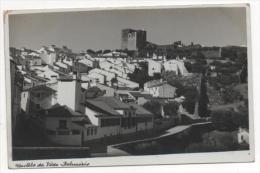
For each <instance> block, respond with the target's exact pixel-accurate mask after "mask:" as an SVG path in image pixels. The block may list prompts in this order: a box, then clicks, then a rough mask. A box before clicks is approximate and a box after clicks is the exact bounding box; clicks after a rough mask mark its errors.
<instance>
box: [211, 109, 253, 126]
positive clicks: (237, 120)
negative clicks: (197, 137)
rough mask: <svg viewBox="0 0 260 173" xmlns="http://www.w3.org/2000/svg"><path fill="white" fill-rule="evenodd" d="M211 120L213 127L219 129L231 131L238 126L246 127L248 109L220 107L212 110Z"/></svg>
mask: <svg viewBox="0 0 260 173" xmlns="http://www.w3.org/2000/svg"><path fill="white" fill-rule="evenodd" d="M211 120H212V123H213V125H214V127H215V128H216V129H217V130H220V131H233V130H237V129H238V127H245V128H248V111H247V108H246V107H244V108H243V109H241V108H240V110H239V111H234V109H232V108H226V109H223V108H222V109H219V110H214V111H212V114H211Z"/></svg>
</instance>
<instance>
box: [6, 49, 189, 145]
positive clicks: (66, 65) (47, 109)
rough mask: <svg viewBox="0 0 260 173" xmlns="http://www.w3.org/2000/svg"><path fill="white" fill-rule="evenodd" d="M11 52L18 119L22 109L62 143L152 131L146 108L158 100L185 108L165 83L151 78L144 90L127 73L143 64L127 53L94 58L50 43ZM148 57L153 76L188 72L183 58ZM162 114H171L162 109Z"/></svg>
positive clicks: (47, 133)
mask: <svg viewBox="0 0 260 173" xmlns="http://www.w3.org/2000/svg"><path fill="white" fill-rule="evenodd" d="M10 56H11V79H12V82H11V84H12V86H13V88H14V89H12V97H13V99H12V100H14V101H15V102H17V104H12V105H14V107H12V110H14V111H13V113H12V115H13V118H12V119H13V121H16V119H17V117H19V114H20V112H21V111H22V112H23V113H24V114H25V115H26V117H27V118H33V119H34V120H37V121H36V122H37V124H38V126H39V128H41V129H43V131H44V133H45V134H46V135H47V137H48V139H49V140H50V141H52V142H54V143H57V144H62V145H82V144H83V143H85V142H88V141H91V140H98V139H102V138H107V137H114V136H121V135H127V134H133V133H138V132H145V131H149V130H153V129H154V115H153V114H152V113H151V112H149V111H148V110H146V109H145V108H144V107H143V105H144V104H145V103H146V102H148V101H151V100H153V99H159V100H163V101H165V102H168V101H170V100H172V101H177V102H178V103H180V111H184V110H183V107H182V106H181V103H182V101H183V98H181V99H180V98H176V93H175V92H176V88H175V87H173V86H171V85H170V84H168V83H167V82H166V81H163V80H162V79H160V80H153V81H149V82H147V83H145V85H144V88H140V87H139V84H138V83H136V82H134V81H131V80H130V79H129V77H128V74H131V73H133V72H134V71H135V69H136V68H140V67H139V64H138V62H136V61H134V60H132V59H131V57H128V56H127V54H125V53H122V52H116V51H112V52H110V53H106V54H100V55H98V56H93V55H90V54H88V53H86V52H81V53H73V52H72V51H71V50H70V49H68V48H67V47H65V46H64V47H62V48H58V47H56V46H54V45H51V46H43V47H42V48H40V49H39V50H30V49H26V48H22V49H16V48H11V49H10ZM144 61H147V63H148V66H149V72H148V73H149V74H151V75H153V74H154V73H155V72H156V73H157V72H159V73H160V72H161V71H160V70H158V69H162V67H164V69H166V70H167V71H174V72H175V73H176V74H179V75H184V76H185V75H188V72H187V70H186V69H185V67H184V64H183V61H182V60H169V61H167V60H165V59H160V60H159V59H149V58H147V59H144ZM18 74H19V75H18ZM19 76H20V77H19ZM97 92H99V94H97ZM15 110H16V111H15ZM162 116H163V117H166V115H164V114H163V108H162ZM14 126H15V122H14V123H13V127H14Z"/></svg>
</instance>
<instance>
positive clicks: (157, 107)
mask: <svg viewBox="0 0 260 173" xmlns="http://www.w3.org/2000/svg"><path fill="white" fill-rule="evenodd" d="M143 107H144V108H145V109H147V110H148V111H150V112H151V113H153V114H154V117H155V118H161V104H160V103H159V102H158V101H153V100H151V101H148V102H146V103H145V104H144V105H143Z"/></svg>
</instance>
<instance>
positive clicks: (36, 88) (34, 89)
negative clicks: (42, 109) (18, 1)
mask: <svg viewBox="0 0 260 173" xmlns="http://www.w3.org/2000/svg"><path fill="white" fill-rule="evenodd" d="M36 90H45V91H50V92H56V91H55V90H54V89H52V88H50V87H48V86H46V85H36V86H34V87H31V88H28V89H25V90H24V91H36Z"/></svg>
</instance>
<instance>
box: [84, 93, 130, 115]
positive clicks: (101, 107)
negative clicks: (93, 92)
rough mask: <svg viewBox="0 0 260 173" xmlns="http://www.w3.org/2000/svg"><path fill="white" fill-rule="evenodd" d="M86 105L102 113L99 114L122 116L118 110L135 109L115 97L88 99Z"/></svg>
mask: <svg viewBox="0 0 260 173" xmlns="http://www.w3.org/2000/svg"><path fill="white" fill-rule="evenodd" d="M86 106H87V107H89V108H90V109H93V110H94V111H97V112H98V113H100V115H99V116H106V115H107V116H121V114H120V113H119V112H117V111H116V110H124V109H133V107H132V106H131V105H128V104H126V103H124V102H122V101H120V100H118V99H117V98H114V97H98V98H94V99H87V101H86Z"/></svg>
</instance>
